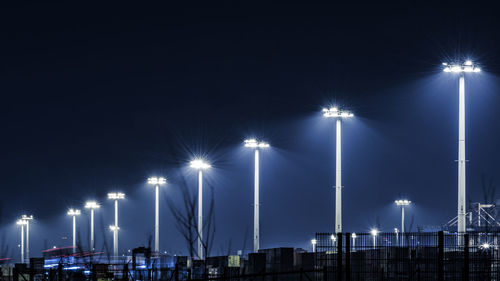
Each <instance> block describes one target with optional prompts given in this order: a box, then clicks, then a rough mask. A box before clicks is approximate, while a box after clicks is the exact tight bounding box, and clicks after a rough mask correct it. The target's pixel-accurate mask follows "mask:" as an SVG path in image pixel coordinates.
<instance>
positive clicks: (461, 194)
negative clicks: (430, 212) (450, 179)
mask: <svg viewBox="0 0 500 281" xmlns="http://www.w3.org/2000/svg"><path fill="white" fill-rule="evenodd" d="M458 107H459V108H458V123H459V124H458V222H457V226H458V234H459V245H460V246H463V235H464V234H465V231H466V226H465V209H466V207H465V77H464V75H463V73H462V74H460V80H459V105H458Z"/></svg>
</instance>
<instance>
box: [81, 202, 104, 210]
mask: <svg viewBox="0 0 500 281" xmlns="http://www.w3.org/2000/svg"><path fill="white" fill-rule="evenodd" d="M99 207H101V206H99V204H98V203H97V202H96V201H87V203H85V208H86V209H99Z"/></svg>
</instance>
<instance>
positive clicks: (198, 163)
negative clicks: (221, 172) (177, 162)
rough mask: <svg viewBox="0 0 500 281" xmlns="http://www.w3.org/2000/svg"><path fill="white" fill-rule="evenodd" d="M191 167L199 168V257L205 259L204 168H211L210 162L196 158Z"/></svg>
mask: <svg viewBox="0 0 500 281" xmlns="http://www.w3.org/2000/svg"><path fill="white" fill-rule="evenodd" d="M189 167H191V168H193V169H196V170H198V257H199V258H200V259H201V260H202V259H204V258H205V257H204V254H203V170H204V169H208V168H210V167H211V166H210V164H208V163H206V162H205V161H203V160H202V159H194V160H192V161H191V163H190V165H189Z"/></svg>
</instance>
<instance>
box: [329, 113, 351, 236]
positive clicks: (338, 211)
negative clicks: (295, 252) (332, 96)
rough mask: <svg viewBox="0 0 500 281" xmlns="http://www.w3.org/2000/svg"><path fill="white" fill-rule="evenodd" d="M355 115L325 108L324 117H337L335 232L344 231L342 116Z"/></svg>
mask: <svg viewBox="0 0 500 281" xmlns="http://www.w3.org/2000/svg"><path fill="white" fill-rule="evenodd" d="M353 116H354V115H353V114H352V113H351V112H349V111H345V110H339V109H338V108H337V107H330V108H323V117H325V118H336V119H337V125H336V126H337V140H336V157H337V159H336V160H337V161H336V164H335V166H336V168H335V169H336V174H335V233H339V232H342V150H341V144H342V143H341V141H342V138H341V123H342V121H341V120H342V118H351V117H353Z"/></svg>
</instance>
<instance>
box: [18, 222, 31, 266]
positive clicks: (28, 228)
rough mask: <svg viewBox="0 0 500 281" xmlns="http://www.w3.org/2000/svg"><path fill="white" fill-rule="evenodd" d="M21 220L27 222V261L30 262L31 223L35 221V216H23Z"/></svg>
mask: <svg viewBox="0 0 500 281" xmlns="http://www.w3.org/2000/svg"><path fill="white" fill-rule="evenodd" d="M21 220H23V221H25V222H26V260H27V261H28V262H29V260H30V221H31V220H33V216H32V215H31V216H28V215H22V216H21Z"/></svg>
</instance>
